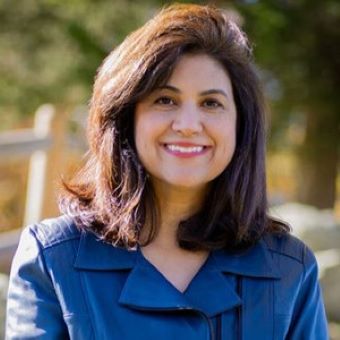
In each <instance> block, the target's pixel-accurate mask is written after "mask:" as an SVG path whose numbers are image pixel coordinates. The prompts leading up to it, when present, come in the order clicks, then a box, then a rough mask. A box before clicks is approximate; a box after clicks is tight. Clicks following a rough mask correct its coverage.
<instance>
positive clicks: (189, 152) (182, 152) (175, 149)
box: [163, 144, 209, 157]
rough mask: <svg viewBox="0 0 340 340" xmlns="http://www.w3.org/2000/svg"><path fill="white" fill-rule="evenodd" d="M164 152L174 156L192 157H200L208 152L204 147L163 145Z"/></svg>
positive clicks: (206, 147)
mask: <svg viewBox="0 0 340 340" xmlns="http://www.w3.org/2000/svg"><path fill="white" fill-rule="evenodd" d="M163 146H164V148H165V150H166V151H167V152H169V153H170V154H173V155H175V156H183V157H192V156H197V155H202V154H204V153H205V152H206V151H207V150H208V148H209V147H208V146H206V145H178V144H163Z"/></svg>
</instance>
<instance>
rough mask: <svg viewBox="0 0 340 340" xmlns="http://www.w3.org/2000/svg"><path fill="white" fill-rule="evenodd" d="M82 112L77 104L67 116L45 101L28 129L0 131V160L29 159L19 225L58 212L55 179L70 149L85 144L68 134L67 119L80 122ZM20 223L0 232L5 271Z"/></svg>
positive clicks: (2, 269) (0, 260) (0, 267)
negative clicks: (73, 110)
mask: <svg viewBox="0 0 340 340" xmlns="http://www.w3.org/2000/svg"><path fill="white" fill-rule="evenodd" d="M80 113H81V114H80ZM83 113H84V110H83V109H82V108H81V109H80V110H78V111H75V112H74V114H73V115H72V117H70V116H67V115H66V113H63V112H56V109H55V107H54V106H53V105H50V104H45V105H42V106H41V107H40V108H39V109H38V110H37V111H36V113H35V117H34V126H33V128H32V129H22V130H17V131H8V132H2V133H0V162H11V161H12V160H15V159H27V158H28V159H29V167H28V174H27V188H26V198H25V208H24V216H23V218H22V221H23V222H22V225H24V226H25V225H28V224H31V223H35V222H37V221H39V220H41V219H42V218H45V217H50V216H55V215H56V214H58V208H57V203H56V197H55V184H56V180H57V179H58V177H59V176H60V173H61V172H62V171H63V170H64V168H65V164H66V163H67V161H68V155H69V151H70V149H71V150H75V151H76V152H77V153H78V154H79V155H80V154H81V153H82V152H83V151H84V149H85V148H86V145H85V143H84V140H82V139H81V138H78V139H77V138H76V139H75V138H74V137H75V136H74V135H73V136H72V135H70V133H69V129H68V126H69V124H70V122H71V124H72V123H73V124H75V126H77V127H79V126H81V124H79V123H82V120H83V118H84V114H83ZM73 130H74V129H73ZM77 150H78V151H77ZM66 151H68V152H66ZM22 225H20V226H13V230H11V231H8V232H1V233H0V272H8V271H9V265H10V262H11V259H12V257H13V254H14V252H15V249H16V247H17V244H18V240H19V236H20V233H21V227H22Z"/></svg>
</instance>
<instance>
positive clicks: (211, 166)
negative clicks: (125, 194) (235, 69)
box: [134, 54, 236, 190]
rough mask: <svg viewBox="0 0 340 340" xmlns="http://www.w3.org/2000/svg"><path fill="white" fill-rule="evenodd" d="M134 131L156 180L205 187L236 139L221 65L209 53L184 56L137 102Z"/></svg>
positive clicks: (228, 156) (230, 94)
mask: <svg viewBox="0 0 340 340" xmlns="http://www.w3.org/2000/svg"><path fill="white" fill-rule="evenodd" d="M134 133H135V142H136V148H137V153H138V156H139V159H140V161H141V162H142V164H143V166H144V167H145V169H146V170H147V172H148V173H149V174H150V176H151V178H152V179H153V180H154V183H155V182H157V183H162V185H164V184H166V185H170V186H172V187H178V188H192V189H200V190H201V189H202V188H204V187H206V186H207V184H208V183H209V182H210V181H212V180H213V179H214V178H216V177H217V176H218V175H219V174H220V173H221V172H222V171H223V170H224V169H225V168H226V167H227V165H228V164H229V162H230V160H231V158H232V156H233V153H234V150H235V143H236V106H235V102H234V98H233V92H232V85H231V81H230V78H229V76H228V74H227V72H226V71H225V69H224V68H223V66H222V65H221V64H220V63H219V62H218V61H216V60H215V59H213V58H212V57H210V56H208V55H205V54H198V55H189V54H188V55H184V56H183V57H181V58H180V60H179V62H178V63H177V65H176V67H175V68H174V71H173V73H172V75H171V77H170V79H169V81H168V82H167V84H166V85H165V86H163V87H160V88H157V89H155V91H153V92H152V93H151V94H150V95H148V96H146V97H145V98H144V99H143V100H141V101H140V102H138V103H137V105H136V110H135V132H134Z"/></svg>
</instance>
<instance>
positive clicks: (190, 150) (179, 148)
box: [166, 144, 203, 153]
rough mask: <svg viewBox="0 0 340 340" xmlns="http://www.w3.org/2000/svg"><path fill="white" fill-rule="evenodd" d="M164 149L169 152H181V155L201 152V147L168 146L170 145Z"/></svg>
mask: <svg viewBox="0 0 340 340" xmlns="http://www.w3.org/2000/svg"><path fill="white" fill-rule="evenodd" d="M166 147H167V148H168V149H169V150H171V151H176V152H183V153H193V152H201V151H202V150H203V146H190V147H184V146H179V145H172V144H170V145H166Z"/></svg>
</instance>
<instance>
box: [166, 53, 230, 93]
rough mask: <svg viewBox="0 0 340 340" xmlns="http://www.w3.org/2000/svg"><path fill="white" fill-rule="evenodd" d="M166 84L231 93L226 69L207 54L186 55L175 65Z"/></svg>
mask: <svg viewBox="0 0 340 340" xmlns="http://www.w3.org/2000/svg"><path fill="white" fill-rule="evenodd" d="M166 84H168V85H172V86H175V87H179V88H181V87H184V88H192V89H197V90H200V91H205V90H207V89H211V88H222V89H224V90H226V91H227V92H230V91H231V80H230V77H229V74H228V71H227V70H226V68H225V67H224V66H223V65H222V64H221V63H220V62H219V61H218V60H216V59H215V58H213V57H211V56H209V55H207V54H185V55H183V56H181V57H180V58H179V60H178V62H177V63H176V64H175V65H174V68H173V71H172V73H171V74H170V77H169V78H168V79H167V81H166Z"/></svg>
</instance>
